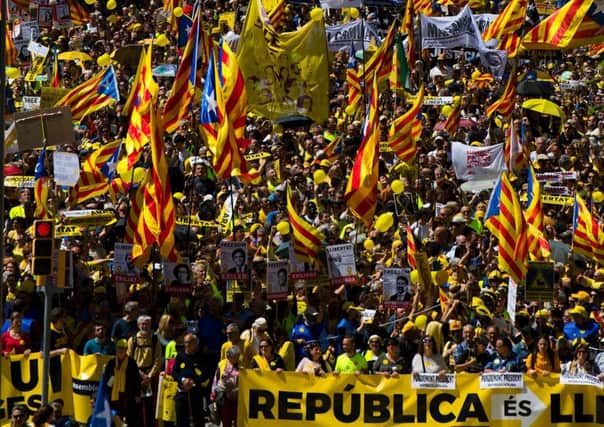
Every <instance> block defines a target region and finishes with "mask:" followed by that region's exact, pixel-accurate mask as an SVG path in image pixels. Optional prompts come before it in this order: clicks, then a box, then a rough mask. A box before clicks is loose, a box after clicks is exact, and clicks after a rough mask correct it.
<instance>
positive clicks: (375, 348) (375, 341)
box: [363, 334, 384, 373]
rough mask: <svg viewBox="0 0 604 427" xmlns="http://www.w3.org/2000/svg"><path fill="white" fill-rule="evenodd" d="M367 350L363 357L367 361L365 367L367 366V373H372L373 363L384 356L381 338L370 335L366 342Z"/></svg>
mask: <svg viewBox="0 0 604 427" xmlns="http://www.w3.org/2000/svg"><path fill="white" fill-rule="evenodd" d="M367 347H368V348H367V350H365V353H364V354H363V356H364V357H365V360H366V361H367V365H368V366H369V372H371V373H373V372H374V371H373V367H374V362H375V361H376V360H377V359H378V358H379V357H380V356H381V355H383V354H384V349H383V348H382V337H380V336H379V335H375V334H374V335H371V336H370V337H369V341H367Z"/></svg>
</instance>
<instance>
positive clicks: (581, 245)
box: [573, 194, 604, 265]
mask: <svg viewBox="0 0 604 427" xmlns="http://www.w3.org/2000/svg"><path fill="white" fill-rule="evenodd" d="M573 251H574V252H576V253H578V254H580V255H583V256H585V257H587V258H589V259H591V260H593V261H595V262H597V263H598V264H602V265H604V233H603V232H602V228H601V227H600V224H598V221H597V220H596V219H595V218H594V217H593V216H592V214H591V213H590V212H589V209H588V207H587V206H586V205H585V202H584V201H583V199H582V198H581V196H579V195H578V194H577V195H575V207H574V214H573Z"/></svg>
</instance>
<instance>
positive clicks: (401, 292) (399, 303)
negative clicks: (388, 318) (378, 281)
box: [382, 268, 413, 307]
mask: <svg viewBox="0 0 604 427" xmlns="http://www.w3.org/2000/svg"><path fill="white" fill-rule="evenodd" d="M410 276H411V270H410V269H408V268H386V269H384V274H383V276H382V280H383V283H382V291H383V293H384V299H383V301H384V306H386V307H403V306H404V303H405V301H411V300H412V299H413V290H412V289H411V279H410Z"/></svg>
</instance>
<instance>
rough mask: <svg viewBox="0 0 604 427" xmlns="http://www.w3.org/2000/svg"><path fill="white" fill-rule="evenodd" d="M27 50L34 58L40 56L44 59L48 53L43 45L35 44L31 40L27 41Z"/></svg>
mask: <svg viewBox="0 0 604 427" xmlns="http://www.w3.org/2000/svg"><path fill="white" fill-rule="evenodd" d="M27 49H28V50H29V51H30V52H31V53H32V54H33V55H35V56H41V57H43V58H46V55H48V51H49V50H50V49H49V48H48V47H46V46H44V45H43V44H40V43H36V42H35V41H33V40H30V41H29V45H28V46H27Z"/></svg>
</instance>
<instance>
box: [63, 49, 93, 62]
mask: <svg viewBox="0 0 604 427" xmlns="http://www.w3.org/2000/svg"><path fill="white" fill-rule="evenodd" d="M58 59H59V61H82V62H84V61H92V57H91V56H90V55H88V54H87V53H84V52H79V51H76V50H72V51H70V52H62V53H59V56H58Z"/></svg>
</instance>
